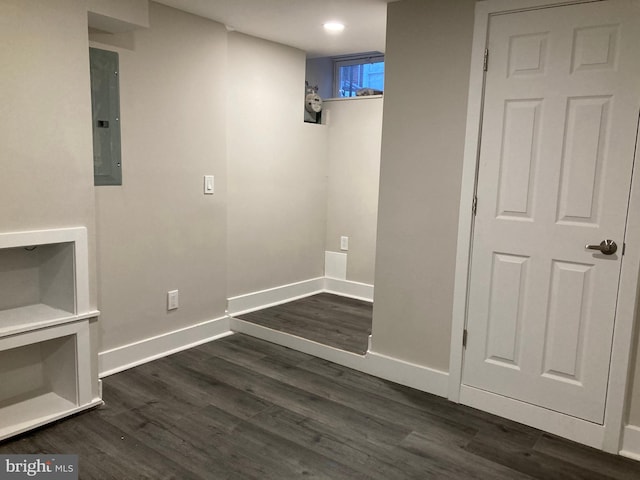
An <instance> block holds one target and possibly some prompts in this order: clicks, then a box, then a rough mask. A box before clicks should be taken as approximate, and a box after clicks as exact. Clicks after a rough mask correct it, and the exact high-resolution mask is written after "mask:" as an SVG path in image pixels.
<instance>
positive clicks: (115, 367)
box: [98, 316, 232, 378]
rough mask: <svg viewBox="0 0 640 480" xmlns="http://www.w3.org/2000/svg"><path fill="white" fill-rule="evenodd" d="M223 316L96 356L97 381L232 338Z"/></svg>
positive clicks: (226, 318) (226, 320)
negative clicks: (98, 375)
mask: <svg viewBox="0 0 640 480" xmlns="http://www.w3.org/2000/svg"><path fill="white" fill-rule="evenodd" d="M231 334H232V332H231V331H230V330H229V317H227V316H224V317H220V318H216V319H214V320H209V321H206V322H202V323H199V324H197V325H191V326H189V327H185V328H181V329H179V330H174V331H172V332H167V333H163V334H161V335H157V336H155V337H150V338H146V339H144V340H140V341H138V342H134V343H130V344H128V345H124V346H122V347H117V348H114V349H111V350H107V351H105V352H101V353H99V354H98V365H99V371H100V378H103V377H106V376H109V375H113V374H114V373H118V372H122V371H123V370H127V369H129V368H133V367H136V366H138V365H142V364H143V363H147V362H150V361H152V360H156V359H158V358H162V357H166V356H168V355H171V354H173V353H177V352H181V351H183V350H187V349H188V348H192V347H196V346H198V345H201V344H203V343H207V342H210V341H213V340H217V339H219V338H223V337H226V336H227V335H231Z"/></svg>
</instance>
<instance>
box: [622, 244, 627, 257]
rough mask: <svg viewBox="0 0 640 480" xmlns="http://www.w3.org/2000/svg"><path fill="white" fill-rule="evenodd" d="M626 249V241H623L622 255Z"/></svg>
mask: <svg viewBox="0 0 640 480" xmlns="http://www.w3.org/2000/svg"><path fill="white" fill-rule="evenodd" d="M626 250H627V243H626V242H624V243H623V244H622V255H624V252H625V251H626Z"/></svg>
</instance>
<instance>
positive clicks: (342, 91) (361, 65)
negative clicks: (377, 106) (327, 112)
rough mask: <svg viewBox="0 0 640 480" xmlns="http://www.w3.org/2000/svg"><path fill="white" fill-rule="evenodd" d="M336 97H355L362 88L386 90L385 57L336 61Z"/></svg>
mask: <svg viewBox="0 0 640 480" xmlns="http://www.w3.org/2000/svg"><path fill="white" fill-rule="evenodd" d="M335 72H336V82H335V83H336V85H335V90H336V91H335V95H336V97H355V96H356V94H357V92H358V90H360V89H361V88H371V89H373V90H379V91H381V92H382V91H383V90H384V57H382V56H376V57H359V58H350V59H348V60H336V62H335Z"/></svg>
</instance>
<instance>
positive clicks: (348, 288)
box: [324, 277, 373, 302]
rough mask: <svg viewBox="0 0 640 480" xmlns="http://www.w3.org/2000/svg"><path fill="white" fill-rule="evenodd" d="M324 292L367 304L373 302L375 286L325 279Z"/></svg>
mask: <svg viewBox="0 0 640 480" xmlns="http://www.w3.org/2000/svg"><path fill="white" fill-rule="evenodd" d="M324 291H325V292H327V293H334V294H336V295H341V296H343V297H349V298H356V299H358V300H364V301H366V302H373V285H369V284H366V283H359V282H352V281H350V280H341V279H338V278H330V277H325V279H324Z"/></svg>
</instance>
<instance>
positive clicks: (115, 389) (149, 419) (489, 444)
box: [0, 334, 640, 480]
mask: <svg viewBox="0 0 640 480" xmlns="http://www.w3.org/2000/svg"><path fill="white" fill-rule="evenodd" d="M103 387H104V400H105V402H106V405H105V406H103V407H100V408H98V409H95V410H92V411H89V412H86V413H83V414H80V415H77V416H75V417H73V418H70V419H67V420H64V421H61V422H59V423H57V424H54V425H50V426H48V427H44V428H42V429H40V430H37V431H35V432H31V433H28V434H25V435H23V436H21V437H18V438H17V439H15V440H11V441H6V442H4V443H1V444H0V453H2V454H6V453H22V454H29V453H74V454H78V455H79V456H80V478H81V479H100V480H106V479H118V480H123V479H124V480H128V479H154V480H157V479H180V480H185V479H207V480H209V479H260V480H265V479H273V480H276V479H277V480H287V479H296V478H309V479H331V480H340V479H349V480H352V479H379V480H393V479H456V480H460V479H491V480H494V479H498V480H500V479H533V478H535V479H544V480H554V479H562V480H567V479H594V480H595V479H597V480H607V479H629V480H630V479H634V480H637V479H638V478H640V462H634V461H632V460H629V459H625V458H622V457H617V456H614V455H609V454H605V453H603V452H600V451H597V450H594V449H591V448H588V447H584V446H581V445H578V444H575V443H572V442H569V441H566V440H563V439H559V438H557V437H554V436H552V435H549V434H545V433H542V432H540V431H538V430H535V429H533V428H529V427H526V426H523V425H520V424H517V423H514V422H510V421H508V420H505V419H502V418H499V417H495V416H493V415H490V414H487V413H484V412H480V411H477V410H473V409H471V408H468V407H464V406H460V405H456V404H454V403H451V402H449V401H447V400H446V399H443V398H439V397H435V396H432V395H428V394H425V393H422V392H418V391H416V390H412V389H410V388H407V387H403V386H400V385H396V384H394V383H391V382H387V381H384V380H381V379H378V378H375V377H371V376H368V375H366V374H363V373H360V372H357V371H354V370H350V369H348V368H345V367H342V366H339V365H335V364H332V363H330V362H327V361H324V360H320V359H318V358H315V357H312V356H309V355H306V354H303V353H300V352H296V351H293V350H289V349H287V348H284V347H280V346H277V345H273V344H270V343H267V342H264V341H262V340H258V339H254V338H251V337H247V336H244V335H240V334H236V335H232V336H230V337H226V338H224V339H221V340H218V341H215V342H212V343H208V344H205V345H202V346H199V347H196V348H193V349H190V350H187V351H184V352H181V353H178V354H175V355H172V356H170V357H166V358H163V359H160V360H156V361H154V362H151V363H147V364H145V365H142V366H139V367H136V368H133V369H131V370H128V371H126V372H123V373H120V374H117V375H113V376H110V377H108V378H106V379H104V385H103Z"/></svg>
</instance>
